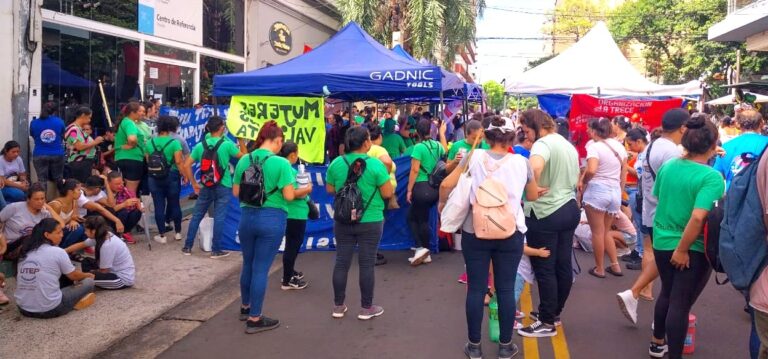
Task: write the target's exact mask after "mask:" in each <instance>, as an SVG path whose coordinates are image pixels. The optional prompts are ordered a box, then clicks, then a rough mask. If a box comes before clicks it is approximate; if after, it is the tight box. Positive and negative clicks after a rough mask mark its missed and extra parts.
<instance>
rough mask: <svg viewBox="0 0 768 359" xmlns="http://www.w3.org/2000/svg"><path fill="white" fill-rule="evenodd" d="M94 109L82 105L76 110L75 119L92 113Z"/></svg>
mask: <svg viewBox="0 0 768 359" xmlns="http://www.w3.org/2000/svg"><path fill="white" fill-rule="evenodd" d="M92 114H93V111H91V109H90V108H89V107H88V106H80V107H78V108H77V110H75V120H77V119H78V118H80V117H82V116H88V115H92Z"/></svg>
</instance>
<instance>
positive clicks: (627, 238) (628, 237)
mask: <svg viewBox="0 0 768 359" xmlns="http://www.w3.org/2000/svg"><path fill="white" fill-rule="evenodd" d="M621 234H622V235H623V236H624V243H626V244H627V246H629V247H631V246H633V245H635V244H637V234H629V233H627V232H621Z"/></svg>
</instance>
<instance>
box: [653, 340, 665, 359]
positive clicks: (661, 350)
mask: <svg viewBox="0 0 768 359" xmlns="http://www.w3.org/2000/svg"><path fill="white" fill-rule="evenodd" d="M668 351H669V348H668V347H667V345H666V344H656V343H654V342H651V345H650V346H649V347H648V355H650V356H651V357H652V358H663V357H664V354H667V352H668Z"/></svg>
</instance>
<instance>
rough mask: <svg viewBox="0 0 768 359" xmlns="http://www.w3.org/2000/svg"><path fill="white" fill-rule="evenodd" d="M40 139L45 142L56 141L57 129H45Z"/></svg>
mask: <svg viewBox="0 0 768 359" xmlns="http://www.w3.org/2000/svg"><path fill="white" fill-rule="evenodd" d="M40 141H43V143H53V142H54V141H56V131H54V130H51V129H46V130H43V132H41V133H40Z"/></svg>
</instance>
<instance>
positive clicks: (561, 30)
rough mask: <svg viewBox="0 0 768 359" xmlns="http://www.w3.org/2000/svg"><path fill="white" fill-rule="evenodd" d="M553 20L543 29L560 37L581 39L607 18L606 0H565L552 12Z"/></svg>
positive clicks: (554, 36)
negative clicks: (596, 24)
mask: <svg viewBox="0 0 768 359" xmlns="http://www.w3.org/2000/svg"><path fill="white" fill-rule="evenodd" d="M550 17H551V20H550V22H549V23H548V24H547V25H545V26H544V29H543V30H542V31H543V32H544V33H546V34H550V35H552V37H553V38H555V41H557V38H558V37H568V39H569V40H570V39H574V40H575V41H579V39H581V37H582V36H584V35H585V34H586V33H587V32H588V31H589V30H590V29H591V28H592V27H593V26H595V23H596V22H597V21H599V20H604V19H605V0H599V1H593V0H564V1H562V2H560V3H559V4H558V5H557V7H556V8H555V10H554V11H552V12H551V13H550Z"/></svg>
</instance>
